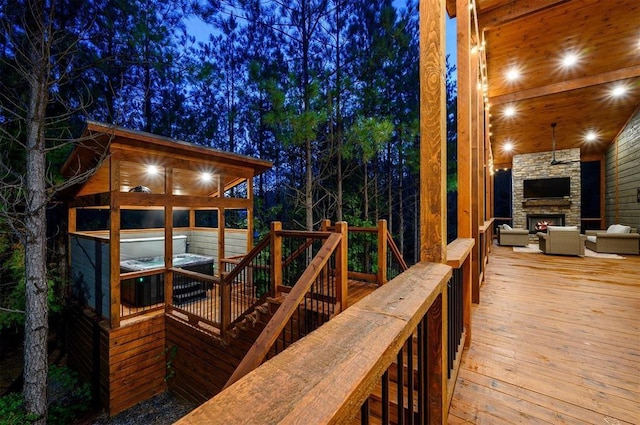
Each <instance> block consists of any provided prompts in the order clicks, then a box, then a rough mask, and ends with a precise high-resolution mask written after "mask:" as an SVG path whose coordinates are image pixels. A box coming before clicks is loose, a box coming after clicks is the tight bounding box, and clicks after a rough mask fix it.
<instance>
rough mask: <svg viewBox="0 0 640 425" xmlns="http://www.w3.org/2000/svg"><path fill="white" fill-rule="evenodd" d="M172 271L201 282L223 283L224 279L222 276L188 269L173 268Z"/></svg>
mask: <svg viewBox="0 0 640 425" xmlns="http://www.w3.org/2000/svg"><path fill="white" fill-rule="evenodd" d="M169 270H171V271H172V272H174V273H178V274H181V275H184V276H190V277H192V278H194V279H198V280H201V281H203V282H212V283H221V281H222V279H221V278H220V276H211V275H209V274H204V273H198V272H194V271H191V270H187V269H181V268H179V267H171V268H170V269H169Z"/></svg>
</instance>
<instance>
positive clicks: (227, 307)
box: [220, 279, 231, 338]
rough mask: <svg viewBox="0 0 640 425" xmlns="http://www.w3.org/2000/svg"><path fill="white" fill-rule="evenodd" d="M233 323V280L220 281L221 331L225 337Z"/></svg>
mask: <svg viewBox="0 0 640 425" xmlns="http://www.w3.org/2000/svg"><path fill="white" fill-rule="evenodd" d="M230 324H231V282H230V281H226V280H225V279H223V280H221V282H220V333H221V334H222V337H223V338H224V337H225V336H226V333H227V330H228V328H229V325H230Z"/></svg>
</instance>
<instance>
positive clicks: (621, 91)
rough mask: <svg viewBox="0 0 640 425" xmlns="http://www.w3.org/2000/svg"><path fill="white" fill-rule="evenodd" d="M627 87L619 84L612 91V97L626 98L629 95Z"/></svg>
mask: <svg viewBox="0 0 640 425" xmlns="http://www.w3.org/2000/svg"><path fill="white" fill-rule="evenodd" d="M627 90H628V89H627V87H626V86H623V85H622V84H619V85H617V86H615V87H614V88H613V89H612V90H611V95H612V96H613V97H621V96H624V95H625V94H626V93H627Z"/></svg>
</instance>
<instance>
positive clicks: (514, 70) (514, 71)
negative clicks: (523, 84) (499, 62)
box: [505, 68, 520, 81]
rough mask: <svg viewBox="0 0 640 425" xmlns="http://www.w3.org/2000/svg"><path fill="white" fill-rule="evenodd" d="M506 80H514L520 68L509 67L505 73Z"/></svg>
mask: <svg viewBox="0 0 640 425" xmlns="http://www.w3.org/2000/svg"><path fill="white" fill-rule="evenodd" d="M505 76H506V78H507V81H516V80H518V79H519V78H520V70H519V69H518V68H511V69H509V70H508V71H507V73H506V74H505Z"/></svg>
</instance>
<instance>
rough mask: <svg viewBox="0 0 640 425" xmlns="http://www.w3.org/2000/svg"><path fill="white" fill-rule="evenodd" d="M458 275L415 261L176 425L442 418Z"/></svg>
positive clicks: (426, 420)
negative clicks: (450, 308)
mask: <svg viewBox="0 0 640 425" xmlns="http://www.w3.org/2000/svg"><path fill="white" fill-rule="evenodd" d="M451 275H452V273H451V268H450V267H449V266H447V265H445V264H433V263H421V264H417V265H415V266H413V267H411V268H410V269H409V270H407V271H406V272H405V273H402V274H401V275H399V276H398V277H396V278H395V279H393V280H392V281H391V282H390V283H389V284H388V285H384V286H382V287H380V288H379V289H378V290H376V291H375V292H373V293H372V294H370V295H369V296H367V297H365V298H364V299H362V300H361V301H359V302H357V303H356V304H354V305H352V306H351V307H349V308H348V309H347V310H345V311H343V312H342V313H341V314H340V315H338V316H336V317H335V318H334V319H333V320H331V321H329V322H328V323H326V324H325V325H324V326H322V327H320V328H319V329H317V330H316V331H315V332H313V333H312V334H310V335H308V336H307V337H306V338H304V339H302V340H300V341H299V342H298V343H296V344H294V345H292V346H291V347H289V349H287V350H285V351H284V352H282V353H281V354H279V355H278V356H276V357H274V358H272V359H270V360H269V361H267V362H266V363H264V364H262V365H261V366H260V367H258V368H257V369H255V370H253V371H252V372H250V373H249V374H247V375H246V376H245V377H244V378H242V379H240V380H238V381H237V382H236V383H235V384H233V385H231V386H229V388H227V389H226V390H224V391H222V392H221V393H220V394H218V395H217V396H215V397H214V398H213V399H211V400H210V401H208V402H206V403H205V404H203V405H202V406H200V407H199V408H197V409H196V410H194V411H193V412H192V413H190V414H189V415H187V416H185V417H184V418H182V419H181V420H180V421H178V422H177V423H178V424H179V425H186V424H205V423H225V424H249V423H305V424H327V423H347V422H351V421H354V420H357V419H358V418H360V421H361V422H362V423H367V421H368V419H369V416H370V415H373V416H377V415H380V417H381V418H384V417H385V416H386V417H387V418H389V417H390V416H392V415H394V412H395V415H396V416H397V418H396V419H398V418H408V419H407V423H434V424H435V423H443V422H445V421H446V417H445V415H446V405H447V390H446V386H447V373H446V371H445V370H446V368H447V357H446V351H447V348H446V344H444V340H445V338H446V330H445V329H446V320H447V319H446V315H445V316H444V317H443V313H444V312H445V311H446V309H447V303H446V296H447V295H446V287H447V282H448V281H449V279H450V278H451ZM291 303H292V304H294V301H291ZM283 311H284V310H283ZM282 314H284V313H282ZM414 347H415V351H414ZM398 370H399V371H404V372H403V373H400V374H398V373H396V372H395V371H398ZM411 370H414V373H411V372H409V373H406V371H411ZM394 376H395V377H394ZM376 388H383V389H385V391H384V392H383V394H382V395H380V396H377V395H376V394H378V393H379V391H378V390H377V389H376ZM400 388H402V390H400ZM374 404H377V405H380V410H379V412H378V411H377V409H376V408H375V406H373V405H374ZM398 406H404V407H400V408H398ZM381 420H382V421H383V422H384V419H381ZM391 421H393V418H391V419H389V420H388V422H391Z"/></svg>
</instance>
